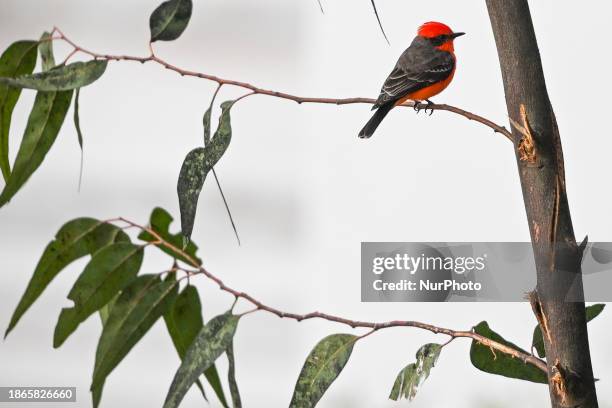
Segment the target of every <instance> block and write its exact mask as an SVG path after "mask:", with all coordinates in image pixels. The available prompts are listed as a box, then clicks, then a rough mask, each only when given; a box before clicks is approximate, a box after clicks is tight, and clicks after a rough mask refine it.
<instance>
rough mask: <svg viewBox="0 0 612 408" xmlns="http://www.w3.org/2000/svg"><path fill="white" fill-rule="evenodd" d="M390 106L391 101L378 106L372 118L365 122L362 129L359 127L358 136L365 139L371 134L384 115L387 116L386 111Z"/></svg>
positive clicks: (391, 106) (387, 111) (391, 105)
mask: <svg viewBox="0 0 612 408" xmlns="http://www.w3.org/2000/svg"><path fill="white" fill-rule="evenodd" d="M392 108H393V104H392V103H389V104H386V105H382V106H381V107H379V108H378V110H377V111H376V112H374V115H373V116H372V118H370V120H368V123H366V124H365V126H364V127H363V129H361V132H359V137H360V138H362V139H366V138H368V137H370V136H372V135H373V134H374V131H375V130H376V128H377V127H378V125H380V122H382V120H383V119H384V118H385V116H387V113H389V111H390V110H391V109H392Z"/></svg>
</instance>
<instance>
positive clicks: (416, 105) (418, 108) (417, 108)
mask: <svg viewBox="0 0 612 408" xmlns="http://www.w3.org/2000/svg"><path fill="white" fill-rule="evenodd" d="M425 100H426V101H427V104H426V105H425V107H422V106H421V105H423V102H422V101H414V106H413V107H412V108H413V109H414V110H415V111H416V113H419V112H420V111H422V110H423V111H425V113H427V109H429V116H431V115H433V112H434V110H433V108H432V106H433V105H434V103H433V102H432V101H430V100H429V99H425Z"/></svg>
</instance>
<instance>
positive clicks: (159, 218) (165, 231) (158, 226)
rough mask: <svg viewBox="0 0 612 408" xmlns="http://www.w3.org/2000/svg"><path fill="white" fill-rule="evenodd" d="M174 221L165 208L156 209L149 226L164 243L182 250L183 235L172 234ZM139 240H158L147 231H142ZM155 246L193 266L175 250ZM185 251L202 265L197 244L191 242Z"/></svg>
mask: <svg viewBox="0 0 612 408" xmlns="http://www.w3.org/2000/svg"><path fill="white" fill-rule="evenodd" d="M172 220H173V219H172V216H171V215H170V214H169V213H168V211H166V210H164V209H163V208H160V207H156V208H155V209H154V210H153V212H152V213H151V220H150V222H149V226H150V227H151V229H152V230H153V231H155V232H156V233H157V234H158V235H159V236H160V237H162V239H163V240H164V241H166V242H169V243H170V244H172V245H173V246H174V247H176V248H181V247H182V246H183V236H182V235H181V233H176V234H171V233H170V224H171V223H172ZM138 238H139V239H141V240H143V241H145V242H155V241H156V240H157V239H156V238H155V237H154V236H153V235H151V234H150V233H149V232H147V231H142V232H141V233H140V235H138ZM155 245H156V246H157V247H158V248H159V249H161V250H162V251H164V252H165V253H167V254H168V255H170V256H171V257H173V258H175V259H178V260H180V261H182V262H185V263H187V264H191V262H190V261H189V260H188V259H187V258H186V257H184V256H183V255H181V254H180V253H178V252H176V251H174V250H173V249H171V248H168V247H167V246H165V245H161V244H155ZM183 251H184V252H185V253H187V255H189V256H190V257H191V258H193V259H194V260H195V261H196V262H197V265H201V264H202V260H201V259H200V258H198V257H197V256H196V252H197V251H198V247H197V245H196V244H194V243H193V242H189V244H188V245H187V246H186V247H185V249H183ZM194 266H195V265H194Z"/></svg>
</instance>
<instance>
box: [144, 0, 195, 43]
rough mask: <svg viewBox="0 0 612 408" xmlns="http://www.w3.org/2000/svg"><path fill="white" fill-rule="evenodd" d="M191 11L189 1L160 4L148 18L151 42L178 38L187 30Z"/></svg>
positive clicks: (171, 0) (191, 5)
mask: <svg viewBox="0 0 612 408" xmlns="http://www.w3.org/2000/svg"><path fill="white" fill-rule="evenodd" d="M192 9H193V4H192V2H191V0H168V1H165V2H163V3H162V4H160V5H159V6H158V7H157V8H156V9H155V11H153V13H152V14H151V17H150V18H149V28H150V29H151V42H155V41H172V40H176V39H177V38H179V37H180V35H181V34H182V33H183V31H185V28H187V23H189V19H190V18H191V10H192Z"/></svg>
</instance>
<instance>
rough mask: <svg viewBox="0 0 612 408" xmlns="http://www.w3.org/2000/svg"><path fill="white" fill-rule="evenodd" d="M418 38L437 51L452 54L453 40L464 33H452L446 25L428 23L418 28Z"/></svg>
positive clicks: (433, 22) (434, 22)
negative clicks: (424, 40) (426, 41)
mask: <svg viewBox="0 0 612 408" xmlns="http://www.w3.org/2000/svg"><path fill="white" fill-rule="evenodd" d="M417 34H418V35H419V37H423V38H425V39H427V40H428V41H429V42H430V43H431V45H433V46H434V47H436V48H438V49H439V50H443V51H448V52H453V51H454V50H455V48H454V47H453V40H454V39H455V38H457V37H460V36H462V35H463V34H465V33H454V32H453V30H451V29H450V27H449V26H447V25H446V24H442V23H438V22H436V21H429V22H427V23H425V24H423V25H422V26H420V27H419V31H418V33H417Z"/></svg>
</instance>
